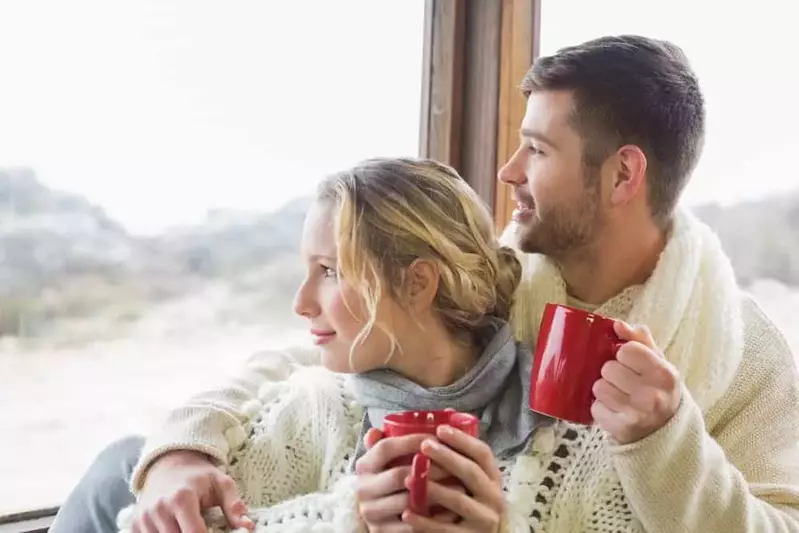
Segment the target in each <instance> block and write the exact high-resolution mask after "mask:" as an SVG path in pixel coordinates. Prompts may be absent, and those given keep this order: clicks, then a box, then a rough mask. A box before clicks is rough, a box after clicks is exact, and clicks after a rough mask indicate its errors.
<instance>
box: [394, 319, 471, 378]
mask: <svg viewBox="0 0 799 533" xmlns="http://www.w3.org/2000/svg"><path fill="white" fill-rule="evenodd" d="M403 337H404V338H403V339H401V340H399V344H400V346H399V347H398V352H397V353H396V354H395V355H394V357H392V361H390V362H389V366H390V367H391V369H392V370H394V371H396V372H399V373H400V374H402V375H404V376H405V377H406V378H408V379H410V380H411V381H413V382H415V383H418V384H419V385H421V386H422V387H425V388H428V389H430V388H434V387H446V386H447V385H451V384H453V383H455V382H456V381H458V379H460V378H461V377H463V376H464V375H465V374H466V373H467V372H468V371H469V370H470V369H471V368H472V367H473V366H474V365H475V363H476V362H477V360H478V359H479V358H480V354H481V350H480V347H479V346H478V343H476V342H475V339H474V337H473V336H472V335H461V336H458V335H455V334H453V333H452V332H450V331H449V330H448V329H447V328H446V327H445V326H444V325H443V324H439V323H438V322H436V323H435V324H431V322H426V323H425V327H424V329H422V328H418V329H416V331H411V332H410V333H409V334H408V335H404V336H403ZM400 348H401V351H399V350H400ZM392 362H393V363H394V364H391V363H392Z"/></svg>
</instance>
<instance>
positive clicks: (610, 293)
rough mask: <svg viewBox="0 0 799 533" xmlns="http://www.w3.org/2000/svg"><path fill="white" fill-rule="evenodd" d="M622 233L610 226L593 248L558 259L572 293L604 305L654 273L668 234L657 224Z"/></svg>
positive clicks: (593, 302) (573, 295) (577, 297)
mask: <svg viewBox="0 0 799 533" xmlns="http://www.w3.org/2000/svg"><path fill="white" fill-rule="evenodd" d="M629 227H630V225H627V228H626V229H628V231H625V232H620V231H616V230H613V229H611V228H606V231H604V232H603V234H602V235H599V236H598V238H597V240H596V241H595V242H594V243H592V244H591V246H590V247H588V248H586V249H583V250H580V251H578V252H575V253H574V254H572V255H570V256H569V257H567V258H566V259H565V260H563V261H558V264H559V266H560V269H561V275H562V276H563V279H564V281H565V282H566V288H567V290H568V293H569V295H571V296H572V297H574V298H576V299H578V300H581V301H583V302H585V303H587V304H591V305H596V306H599V305H602V304H603V303H605V302H606V301H608V300H609V299H611V298H613V297H614V296H616V295H617V294H619V293H620V292H622V291H623V290H624V289H626V288H628V287H632V286H634V285H641V284H643V283H644V282H646V280H648V279H649V277H650V276H651V275H652V272H654V270H655V267H656V266H657V263H658V260H659V259H660V254H661V252H662V251H663V249H664V248H665V246H666V239H667V235H666V233H664V232H663V231H661V230H660V229H658V228H656V227H655V226H648V227H645V228H644V227H640V228H638V229H637V230H633V231H629Z"/></svg>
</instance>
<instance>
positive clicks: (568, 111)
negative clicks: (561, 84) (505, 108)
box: [522, 91, 576, 138]
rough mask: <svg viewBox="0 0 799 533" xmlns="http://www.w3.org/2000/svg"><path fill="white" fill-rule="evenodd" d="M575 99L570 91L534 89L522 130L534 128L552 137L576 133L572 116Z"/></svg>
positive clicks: (533, 129) (528, 100)
mask: <svg viewBox="0 0 799 533" xmlns="http://www.w3.org/2000/svg"><path fill="white" fill-rule="evenodd" d="M573 110H574V100H573V98H572V95H571V92H570V91H534V92H532V93H530V97H529V98H528V99H527V108H526V109H525V113H524V118H523V119H522V130H532V131H535V132H539V133H542V134H544V135H546V136H547V137H551V138H559V137H560V138H563V137H566V136H568V135H576V132H575V131H574V129H573V128H572V126H571V123H570V118H571V116H572V112H573Z"/></svg>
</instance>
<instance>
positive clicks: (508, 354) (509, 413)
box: [351, 320, 549, 459]
mask: <svg viewBox="0 0 799 533" xmlns="http://www.w3.org/2000/svg"><path fill="white" fill-rule="evenodd" d="M478 340H479V341H481V342H480V343H481V345H483V346H485V348H484V350H483V354H482V355H481V356H480V358H479V359H478V361H477V363H476V364H475V366H474V367H473V368H472V369H471V370H469V372H468V373H467V374H466V375H465V376H463V377H462V378H460V379H459V380H458V381H456V382H455V383H453V384H452V385H448V386H446V387H435V388H431V389H426V388H424V387H422V386H421V385H418V384H416V383H414V382H412V381H410V380H409V379H407V378H405V377H403V376H401V375H400V374H398V373H396V372H393V371H391V370H384V369H381V370H373V371H371V372H365V373H363V374H355V375H353V376H352V378H351V386H352V390H353V392H354V393H355V397H356V401H357V402H358V403H359V404H360V405H361V406H363V407H364V408H365V409H366V416H364V423H363V428H362V431H361V438H360V439H359V442H358V449H357V450H356V454H355V455H356V457H355V458H356V459H357V457H359V456H360V455H361V454H362V453H363V452H364V449H363V436H364V435H365V434H366V431H367V430H368V429H369V428H370V427H378V428H379V427H382V425H383V417H385V416H386V415H387V414H389V413H392V412H397V411H408V410H436V409H445V408H448V407H451V408H453V409H456V410H458V411H463V412H467V413H471V414H473V415H475V416H477V417H478V418H479V419H480V438H481V439H482V440H483V441H484V442H486V443H487V444H488V445H489V446H490V447H491V449H492V451H493V452H494V455H495V456H496V457H497V459H506V458H510V457H514V456H516V455H517V454H519V453H521V452H522V451H524V450H525V449H526V448H527V447H528V446H529V444H530V442H531V441H532V438H531V437H532V435H533V432H534V431H535V429H536V427H538V426H540V425H542V424H545V423H547V421H548V420H549V419H548V418H547V417H544V416H543V415H539V414H537V413H534V412H533V411H531V410H530V409H529V407H528V398H529V393H530V371H531V367H532V357H531V355H530V352H529V351H528V350H527V349H526V348H525V347H523V346H522V345H521V344H519V343H517V342H516V341H515V340H514V339H513V337H512V336H511V331H510V327H509V326H508V324H507V323H506V322H504V321H501V320H493V321H492V322H491V323H490V324H489V325H488V326H487V327H485V328H484V329H481V331H480V332H479V334H478Z"/></svg>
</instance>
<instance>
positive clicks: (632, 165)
mask: <svg viewBox="0 0 799 533" xmlns="http://www.w3.org/2000/svg"><path fill="white" fill-rule="evenodd" d="M610 163H611V165H612V167H611V170H612V172H613V182H612V184H611V187H612V188H611V192H610V202H611V204H613V205H622V204H627V203H629V202H630V201H632V200H633V199H634V198H636V197H637V196H638V194H639V191H643V187H644V183H645V179H646V167H647V161H646V154H644V152H643V150H641V148H640V147H639V146H636V145H634V144H625V145H624V146H622V147H621V148H619V149H618V150H617V151H616V154H615V155H614V156H613V157H612V158H611V161H610Z"/></svg>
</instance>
